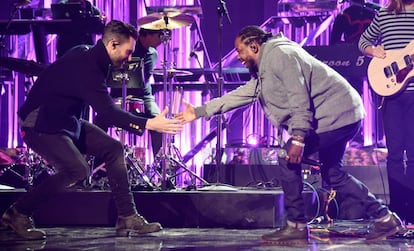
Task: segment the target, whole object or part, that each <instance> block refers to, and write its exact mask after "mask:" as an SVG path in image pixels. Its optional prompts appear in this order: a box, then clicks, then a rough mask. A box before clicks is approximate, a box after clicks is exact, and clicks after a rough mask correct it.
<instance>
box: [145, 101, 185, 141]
mask: <svg viewBox="0 0 414 251" xmlns="http://www.w3.org/2000/svg"><path fill="white" fill-rule="evenodd" d="M167 113H168V107H165V108H164V110H163V111H162V112H161V113H160V114H159V115H158V116H156V117H155V118H152V119H148V120H147V125H146V129H148V130H153V131H157V132H161V133H168V134H177V133H178V132H180V131H181V130H182V129H183V125H182V122H181V121H180V120H179V119H176V118H174V119H167V118H166V116H167Z"/></svg>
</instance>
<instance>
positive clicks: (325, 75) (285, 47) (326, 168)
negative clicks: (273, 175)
mask: <svg viewBox="0 0 414 251" xmlns="http://www.w3.org/2000/svg"><path fill="white" fill-rule="evenodd" d="M235 47H236V51H237V53H238V59H239V60H240V61H241V62H242V64H243V65H244V66H245V67H247V68H248V69H249V71H250V73H251V75H252V78H251V80H250V81H249V82H247V83H246V84H245V85H243V86H241V87H239V88H237V89H236V90H234V91H232V92H229V93H227V94H225V95H224V96H222V97H219V98H216V99H213V100H211V101H209V102H207V103H206V104H204V105H202V106H200V107H193V106H192V105H191V104H188V103H186V109H185V110H184V111H183V112H181V113H180V114H178V115H177V116H178V118H179V119H181V120H182V121H184V122H190V121H193V120H195V119H198V118H200V117H205V118H206V119H209V118H211V117H212V116H213V115H216V114H220V113H224V112H227V111H230V110H232V109H235V108H238V107H241V106H244V105H248V104H250V103H253V102H255V101H256V100H257V101H259V102H260V105H261V107H262V109H263V110H264V113H265V115H266V117H267V118H268V119H269V121H270V122H271V123H272V124H273V126H275V127H283V128H285V129H287V130H288V132H289V134H290V135H291V137H290V139H289V140H288V141H287V143H286V144H285V146H284V149H283V150H282V151H286V157H285V158H280V159H279V166H278V167H277V168H275V169H277V172H279V175H278V177H280V180H281V185H282V189H283V192H284V207H285V211H286V214H287V224H286V226H284V227H282V228H281V229H278V230H276V231H274V232H272V233H269V234H265V235H263V236H262V239H263V240H264V241H266V242H271V243H273V244H276V245H290V244H300V243H307V242H308V239H309V230H308V227H307V221H306V217H305V211H304V208H305V205H304V201H303V198H302V190H303V181H302V176H301V165H300V163H301V162H302V160H303V159H306V158H307V156H309V155H310V154H312V153H314V152H318V153H319V159H320V162H321V173H322V178H323V180H324V181H325V182H326V183H327V184H328V185H330V186H331V187H332V188H333V189H335V190H336V191H337V193H342V195H343V196H345V197H346V196H350V197H353V198H354V199H355V200H357V201H359V202H360V203H361V204H362V205H363V206H364V208H365V209H366V210H365V211H366V216H367V218H371V219H373V224H372V226H371V228H370V231H369V233H368V234H367V236H366V239H367V240H368V241H375V240H379V239H383V238H386V237H388V236H391V235H394V234H395V233H397V232H398V231H400V230H402V229H403V228H404V226H403V224H402V222H401V220H400V219H399V217H398V216H397V215H396V214H395V213H392V212H390V211H389V210H388V208H387V206H386V205H384V204H383V203H382V202H381V201H380V200H377V199H376V198H375V196H374V195H373V194H371V193H370V192H369V191H368V189H367V187H366V186H365V185H364V184H363V183H361V182H360V181H359V180H357V179H356V178H354V177H353V176H351V175H350V174H348V173H347V172H346V171H345V170H344V169H343V168H342V158H343V155H344V152H345V148H346V145H347V142H348V141H349V140H350V139H352V137H353V136H354V135H355V133H356V132H357V131H358V129H359V128H360V126H361V120H362V118H363V117H364V109H363V104H362V100H361V98H360V96H359V94H358V93H357V92H356V91H355V89H353V88H352V86H351V85H350V84H349V83H348V82H347V81H346V80H345V79H344V78H343V77H342V76H341V75H340V74H338V73H337V72H335V71H334V70H333V69H332V68H330V67H328V66H327V65H326V64H324V63H322V62H321V61H319V60H317V59H316V58H314V57H312V56H311V55H310V54H308V53H307V52H306V51H305V50H304V49H302V48H301V47H300V46H299V45H298V44H296V43H294V42H292V41H290V40H289V39H287V38H285V37H283V35H281V34H279V35H277V36H275V37H273V35H272V34H271V33H267V32H265V31H264V30H262V29H261V28H260V27H257V26H247V27H245V28H243V29H242V30H241V31H240V32H239V34H238V36H237V38H236V40H235Z"/></svg>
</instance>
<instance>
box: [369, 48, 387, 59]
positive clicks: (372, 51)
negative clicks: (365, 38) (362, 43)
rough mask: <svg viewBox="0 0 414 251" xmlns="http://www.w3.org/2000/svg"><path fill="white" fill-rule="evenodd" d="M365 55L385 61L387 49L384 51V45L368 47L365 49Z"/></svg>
mask: <svg viewBox="0 0 414 251" xmlns="http://www.w3.org/2000/svg"><path fill="white" fill-rule="evenodd" d="M365 53H366V54H368V55H370V56H373V57H376V58H382V59H384V58H385V56H386V52H385V49H384V46H383V45H378V46H368V47H367V48H366V49H365Z"/></svg>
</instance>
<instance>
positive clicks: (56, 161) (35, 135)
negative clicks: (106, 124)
mask: <svg viewBox="0 0 414 251" xmlns="http://www.w3.org/2000/svg"><path fill="white" fill-rule="evenodd" d="M22 135H23V140H24V141H25V142H26V144H27V145H28V147H30V148H31V149H33V150H34V151H35V152H36V153H38V154H39V155H41V156H42V157H43V158H45V159H46V160H47V161H48V162H49V163H50V164H51V165H52V166H53V167H54V168H55V171H56V174H55V175H53V176H50V177H48V178H47V179H45V180H44V181H43V182H42V183H41V184H39V185H38V186H36V187H35V188H34V189H33V190H32V191H30V192H28V193H27V194H25V195H24V196H23V197H22V198H20V199H19V200H18V201H17V203H16V204H15V207H16V208H17V210H18V211H20V212H21V213H24V214H27V215H30V214H31V213H32V212H33V211H34V210H35V209H36V208H37V207H38V206H39V204H41V203H43V202H46V201H47V200H49V199H50V198H52V197H53V196H55V195H56V194H57V193H59V192H61V191H63V190H64V189H65V188H67V187H68V186H70V185H73V184H74V183H76V182H77V181H80V180H83V179H85V178H86V176H87V175H88V174H89V171H90V167H89V166H88V163H87V162H86V160H85V158H84V155H83V154H87V155H93V156H96V157H97V158H99V159H102V160H103V161H104V162H105V163H106V169H107V175H108V179H109V184H110V186H111V190H112V194H113V197H114V201H115V204H116V206H117V209H118V214H119V215H123V216H127V215H131V214H133V213H136V209H135V203H134V201H133V196H132V193H131V190H130V185H129V180H128V176H127V170H126V165H125V159H124V148H123V146H122V144H121V143H120V142H119V141H117V140H115V139H114V138H112V137H110V136H108V135H107V134H106V133H105V132H104V131H103V130H102V129H100V128H99V127H97V126H95V125H93V124H91V123H89V122H86V121H82V128H81V136H80V138H79V140H77V141H76V142H74V141H73V140H72V139H71V138H70V137H68V136H66V135H65V134H45V133H39V132H36V131H35V130H33V129H31V128H24V129H22Z"/></svg>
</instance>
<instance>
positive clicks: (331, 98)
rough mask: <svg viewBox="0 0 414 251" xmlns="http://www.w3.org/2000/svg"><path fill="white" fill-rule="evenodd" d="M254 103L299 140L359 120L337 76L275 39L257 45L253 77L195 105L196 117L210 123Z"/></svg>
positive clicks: (355, 99)
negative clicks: (260, 46) (254, 74)
mask: <svg viewBox="0 0 414 251" xmlns="http://www.w3.org/2000/svg"><path fill="white" fill-rule="evenodd" d="M256 100H258V101H259V102H260V104H261V106H262V108H263V110H264V113H265V115H266V117H267V118H268V119H269V121H270V122H271V123H272V124H273V125H274V126H275V127H279V126H280V125H282V126H284V127H286V128H287V129H288V131H289V133H291V134H292V133H293V134H297V135H301V136H305V135H306V134H308V133H309V132H310V131H312V130H314V131H315V132H316V133H323V132H327V131H331V130H335V129H338V128H340V127H343V126H346V125H349V124H352V123H355V122H357V121H359V120H361V119H362V118H363V117H364V108H363V104H362V100H361V97H360V96H359V94H358V92H357V91H356V90H355V89H354V88H353V87H352V86H351V85H350V84H349V83H348V82H347V81H346V80H345V79H344V78H343V77H342V76H341V75H340V74H339V73H337V72H336V71H334V70H333V69H332V68H330V67H328V66H327V65H326V64H324V63H323V62H321V61H319V60H317V59H316V58H314V57H313V56H311V55H310V54H309V53H307V52H306V51H305V50H304V49H303V48H301V47H300V46H299V45H298V44H296V43H295V42H292V41H290V40H289V39H287V38H285V37H280V36H278V37H274V38H272V39H270V40H268V41H267V42H266V43H263V44H262V50H261V52H260V55H259V73H258V78H257V79H255V78H252V79H251V80H250V81H248V82H247V83H246V84H245V85H243V86H240V87H239V88H237V89H235V90H234V91H232V92H229V93H227V94H225V95H223V96H222V97H220V98H215V99H212V100H211V101H209V102H207V103H206V104H204V105H203V106H200V107H196V116H197V118H198V117H205V118H206V119H210V117H211V116H212V115H215V114H219V113H223V112H227V111H229V110H232V109H235V108H238V107H240V106H243V105H247V104H249V103H251V102H254V101H256Z"/></svg>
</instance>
